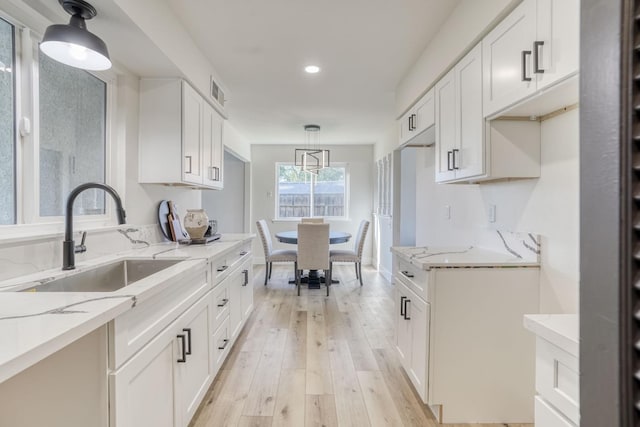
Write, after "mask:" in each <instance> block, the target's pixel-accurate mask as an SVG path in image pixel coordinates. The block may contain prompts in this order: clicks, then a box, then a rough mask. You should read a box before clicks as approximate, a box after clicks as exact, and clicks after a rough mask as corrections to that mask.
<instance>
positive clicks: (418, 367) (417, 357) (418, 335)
mask: <svg viewBox="0 0 640 427" xmlns="http://www.w3.org/2000/svg"><path fill="white" fill-rule="evenodd" d="M407 317H409V318H410V319H411V320H410V321H411V367H410V369H409V371H408V373H409V378H410V379H411V382H412V383H413V385H414V386H415V388H416V390H417V391H418V394H419V395H420V397H421V398H422V401H423V402H425V403H426V402H427V401H428V396H427V379H428V378H429V376H428V375H427V366H428V363H427V362H428V354H429V304H427V303H425V302H424V301H422V300H420V299H419V298H417V297H416V296H415V295H414V296H413V297H411V296H410V302H409V303H408V304H407Z"/></svg>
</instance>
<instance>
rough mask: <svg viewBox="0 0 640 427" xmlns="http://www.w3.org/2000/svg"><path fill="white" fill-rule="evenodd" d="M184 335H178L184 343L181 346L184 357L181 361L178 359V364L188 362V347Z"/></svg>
mask: <svg viewBox="0 0 640 427" xmlns="http://www.w3.org/2000/svg"><path fill="white" fill-rule="evenodd" d="M184 338H185V337H184V335H183V334H180V335H178V339H179V340H180V341H182V345H181V351H182V357H181V358H180V359H178V363H184V362H186V361H187V353H186V346H185V340H184Z"/></svg>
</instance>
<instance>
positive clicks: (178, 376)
mask: <svg viewBox="0 0 640 427" xmlns="http://www.w3.org/2000/svg"><path fill="white" fill-rule="evenodd" d="M211 301H212V298H211V293H207V294H206V295H205V296H203V297H202V298H201V299H200V300H198V302H197V303H195V304H194V305H193V306H192V307H191V308H189V309H188V310H187V311H186V312H184V313H183V314H182V315H181V316H180V317H178V319H176V320H175V321H174V322H173V323H172V324H171V325H169V326H168V327H167V328H165V329H164V330H163V331H162V332H161V333H160V334H159V335H158V336H156V337H155V338H154V339H153V340H151V342H149V344H147V345H146V346H145V347H144V348H143V349H142V350H140V351H139V352H138V353H137V354H136V355H135V356H133V357H132V358H131V359H130V360H129V361H128V362H126V363H125V364H124V365H123V366H122V367H121V368H120V369H118V370H117V371H116V372H114V373H112V374H110V397H111V398H110V400H111V403H112V404H111V407H110V411H111V425H112V426H117V427H129V426H130V427H145V426H149V427H157V426H167V427H174V426H175V427H177V426H180V427H184V426H186V425H188V424H189V421H190V420H191V417H192V416H193V414H194V412H195V410H196V409H197V407H198V405H199V403H200V400H201V398H202V397H203V396H204V393H205V392H206V390H207V388H208V387H209V385H210V384H211V381H212V380H213V367H212V365H211V364H210V363H209V356H210V354H212V349H211V341H210V340H209V336H210V331H209V325H210V324H211V320H210V319H211Z"/></svg>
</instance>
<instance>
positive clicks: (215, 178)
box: [211, 166, 220, 181]
mask: <svg viewBox="0 0 640 427" xmlns="http://www.w3.org/2000/svg"><path fill="white" fill-rule="evenodd" d="M211 171H212V172H215V173H214V174H213V178H212V181H220V168H219V167H217V166H211Z"/></svg>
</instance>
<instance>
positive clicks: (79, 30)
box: [40, 0, 111, 71]
mask: <svg viewBox="0 0 640 427" xmlns="http://www.w3.org/2000/svg"><path fill="white" fill-rule="evenodd" d="M59 2H60V4H61V5H62V7H63V8H64V10H66V11H67V12H68V13H69V14H70V15H71V19H70V20H69V24H67V25H64V24H54V25H51V26H49V27H48V28H47V30H46V31H45V33H44V37H43V38H42V43H40V50H42V52H44V53H45V54H46V55H47V56H49V57H51V58H53V59H55V60H56V61H58V62H62V63H63V64H66V65H70V66H72V67H76V68H82V69H85V70H96V71H97V70H107V69H109V68H111V60H110V59H109V51H108V50H107V45H106V44H105V43H104V42H103V41H102V39H100V37H98V36H96V35H95V34H92V33H90V32H89V31H88V30H87V24H86V22H85V20H87V19H91V18H93V17H94V16H96V13H97V12H96V10H95V8H94V7H93V6H91V5H90V4H89V3H87V2H85V1H83V0H59Z"/></svg>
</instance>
